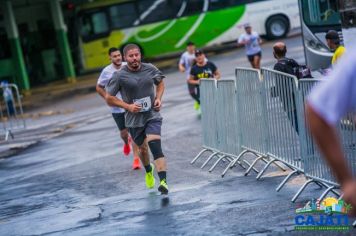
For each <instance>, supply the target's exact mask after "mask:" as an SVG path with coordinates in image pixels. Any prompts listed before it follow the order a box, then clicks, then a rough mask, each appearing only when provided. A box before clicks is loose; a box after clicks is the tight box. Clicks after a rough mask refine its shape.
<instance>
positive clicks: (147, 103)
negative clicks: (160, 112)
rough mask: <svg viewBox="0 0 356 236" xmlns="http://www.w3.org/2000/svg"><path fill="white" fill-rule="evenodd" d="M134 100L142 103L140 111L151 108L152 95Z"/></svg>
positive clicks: (139, 103) (136, 102)
mask: <svg viewBox="0 0 356 236" xmlns="http://www.w3.org/2000/svg"><path fill="white" fill-rule="evenodd" d="M133 102H134V103H135V104H138V105H141V106H142V108H141V110H140V112H146V111H149V110H151V106H152V104H151V97H149V96H148V97H144V98H140V99H134V100H133Z"/></svg>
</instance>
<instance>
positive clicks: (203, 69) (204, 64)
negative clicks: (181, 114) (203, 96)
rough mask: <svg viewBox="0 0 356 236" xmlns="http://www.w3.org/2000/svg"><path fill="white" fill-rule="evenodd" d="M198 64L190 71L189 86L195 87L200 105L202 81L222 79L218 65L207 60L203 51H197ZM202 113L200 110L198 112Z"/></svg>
mask: <svg viewBox="0 0 356 236" xmlns="http://www.w3.org/2000/svg"><path fill="white" fill-rule="evenodd" d="M195 60H196V64H195V65H194V66H193V67H192V69H191V70H190V75H189V79H188V84H190V85H192V86H195V87H196V90H197V91H198V92H197V101H198V103H199V105H200V90H199V83H200V79H207V78H215V79H220V72H219V70H218V68H217V67H216V65H215V64H214V63H212V62H210V61H207V60H206V57H205V54H204V53H203V51H201V50H199V49H198V50H196V51H195ZM198 111H199V112H200V109H199V110H198Z"/></svg>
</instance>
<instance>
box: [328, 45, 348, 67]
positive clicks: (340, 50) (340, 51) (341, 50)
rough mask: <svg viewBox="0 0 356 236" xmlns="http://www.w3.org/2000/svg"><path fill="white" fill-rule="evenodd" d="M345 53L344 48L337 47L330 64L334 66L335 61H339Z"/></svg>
mask: <svg viewBox="0 0 356 236" xmlns="http://www.w3.org/2000/svg"><path fill="white" fill-rule="evenodd" d="M344 53H345V47H344V46H341V45H340V46H339V47H338V48H337V49H336V50H335V53H334V55H333V58H332V59H331V64H333V65H335V63H336V61H337V60H339V58H340V57H342V55H343V54H344Z"/></svg>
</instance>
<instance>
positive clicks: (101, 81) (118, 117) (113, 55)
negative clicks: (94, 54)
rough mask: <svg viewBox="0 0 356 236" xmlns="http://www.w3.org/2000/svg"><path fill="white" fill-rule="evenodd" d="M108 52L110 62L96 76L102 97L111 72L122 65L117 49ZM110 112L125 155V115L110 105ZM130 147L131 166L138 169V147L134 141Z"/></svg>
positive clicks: (127, 139) (127, 140) (126, 149)
mask: <svg viewBox="0 0 356 236" xmlns="http://www.w3.org/2000/svg"><path fill="white" fill-rule="evenodd" d="M108 54H109V58H110V61H111V64H110V65H108V66H106V67H105V68H104V69H103V70H102V72H101V74H100V76H99V78H98V82H97V85H96V91H97V92H98V94H99V95H100V96H101V97H103V98H104V99H105V95H106V91H105V86H106V85H107V84H108V82H109V80H110V78H111V77H112V75H113V73H114V72H115V71H118V70H119V69H120V68H121V66H122V65H123V62H122V56H121V53H120V50H119V49H117V48H114V47H112V48H110V49H109V52H108ZM116 96H117V97H118V98H121V95H120V93H117V94H116ZM111 113H112V116H113V118H114V120H115V123H116V125H117V127H118V128H119V130H120V135H121V138H122V140H123V141H124V147H123V153H124V154H125V155H126V156H128V155H129V154H130V151H131V148H130V137H129V134H128V131H127V128H126V126H125V116H124V115H125V110H124V109H122V108H118V107H111ZM132 147H133V153H134V161H133V164H132V168H133V169H134V170H136V169H140V168H141V166H140V160H139V155H138V147H137V145H135V144H134V143H133V144H132Z"/></svg>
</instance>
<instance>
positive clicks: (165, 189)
mask: <svg viewBox="0 0 356 236" xmlns="http://www.w3.org/2000/svg"><path fill="white" fill-rule="evenodd" d="M158 191H160V192H161V194H168V185H167V182H166V180H165V179H162V180H161V182H160V184H159V187H158Z"/></svg>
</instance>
